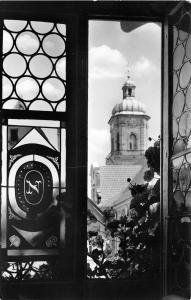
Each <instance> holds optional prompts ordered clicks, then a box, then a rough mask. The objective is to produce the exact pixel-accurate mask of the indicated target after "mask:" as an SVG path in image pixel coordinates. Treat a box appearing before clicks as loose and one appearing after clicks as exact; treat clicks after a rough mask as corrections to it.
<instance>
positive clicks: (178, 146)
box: [173, 140, 186, 154]
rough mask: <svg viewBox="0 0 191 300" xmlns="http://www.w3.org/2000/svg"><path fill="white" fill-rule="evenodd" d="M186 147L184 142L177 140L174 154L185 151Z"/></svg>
mask: <svg viewBox="0 0 191 300" xmlns="http://www.w3.org/2000/svg"><path fill="white" fill-rule="evenodd" d="M185 148H186V145H185V143H184V141H183V140H177V141H176V142H175V145H174V149H173V154H176V153H179V152H181V151H183V150H185Z"/></svg>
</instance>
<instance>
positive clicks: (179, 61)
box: [167, 7, 191, 296]
mask: <svg viewBox="0 0 191 300" xmlns="http://www.w3.org/2000/svg"><path fill="white" fill-rule="evenodd" d="M171 21H172V26H171V34H172V41H173V45H170V51H172V52H173V61H172V71H173V78H172V77H171V78H172V91H171V95H173V96H172V98H171V99H170V100H171V101H172V102H171V104H172V106H171V109H172V110H171V117H172V118H171V130H172V136H171V137H170V146H171V147H170V170H171V176H172V177H173V178H172V181H170V183H172V184H171V190H170V195H169V204H168V206H169V207H168V209H169V216H168V220H169V222H168V224H169V231H168V233H169V236H168V253H169V261H168V263H169V265H168V266H169V270H168V274H169V276H168V277H169V278H168V283H167V285H168V290H167V292H168V293H175V294H179V295H182V296H188V295H189V293H190V253H191V240H190V238H191V236H190V225H191V215H190V213H191V204H190V203H191V143H190V141H191V111H190V108H191V93H190V91H191V34H190V23H191V12H190V11H187V9H186V8H185V7H182V8H181V9H180V10H179V13H178V14H177V15H176V14H175V15H173V17H171ZM170 75H171V74H170Z"/></svg>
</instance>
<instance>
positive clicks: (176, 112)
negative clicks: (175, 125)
mask: <svg viewBox="0 0 191 300" xmlns="http://www.w3.org/2000/svg"><path fill="white" fill-rule="evenodd" d="M183 107H184V94H183V93H182V92H179V93H177V94H176V95H175V97H174V101H173V117H175V118H177V117H179V116H180V115H181V113H182V110H183Z"/></svg>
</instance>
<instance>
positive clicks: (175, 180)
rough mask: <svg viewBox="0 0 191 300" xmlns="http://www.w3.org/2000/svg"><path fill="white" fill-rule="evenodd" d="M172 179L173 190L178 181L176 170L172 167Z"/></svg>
mask: <svg viewBox="0 0 191 300" xmlns="http://www.w3.org/2000/svg"><path fill="white" fill-rule="evenodd" d="M172 179H173V191H175V190H176V186H177V182H178V170H177V169H173V174H172Z"/></svg>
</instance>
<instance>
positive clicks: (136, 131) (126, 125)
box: [106, 75, 150, 165]
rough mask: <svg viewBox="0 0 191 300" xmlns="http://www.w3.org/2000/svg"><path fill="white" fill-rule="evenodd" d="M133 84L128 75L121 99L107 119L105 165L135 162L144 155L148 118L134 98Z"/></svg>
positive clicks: (140, 104)
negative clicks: (108, 140)
mask: <svg viewBox="0 0 191 300" xmlns="http://www.w3.org/2000/svg"><path fill="white" fill-rule="evenodd" d="M135 88H136V86H135V84H134V82H133V81H132V80H131V78H130V76H129V75H128V77H127V81H126V82H125V83H124V85H123V87H122V91H123V101H122V102H121V103H119V104H116V105H115V106H114V108H113V110H112V116H111V118H110V120H109V125H110V135H111V152H110V153H109V155H108V156H107V158H106V164H107V165H126V164H129V163H131V164H134V163H135V164H136V162H138V161H139V159H140V158H142V157H143V156H144V153H145V150H146V149H147V140H148V120H149V119H150V117H149V116H148V115H147V114H146V111H145V107H144V105H143V104H142V103H141V102H139V101H137V100H136V99H135Z"/></svg>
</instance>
